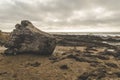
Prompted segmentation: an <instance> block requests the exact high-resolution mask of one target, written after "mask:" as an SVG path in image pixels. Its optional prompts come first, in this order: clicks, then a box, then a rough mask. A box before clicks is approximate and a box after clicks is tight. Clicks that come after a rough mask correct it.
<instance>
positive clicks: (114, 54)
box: [0, 35, 120, 80]
mask: <svg viewBox="0 0 120 80" xmlns="http://www.w3.org/2000/svg"><path fill="white" fill-rule="evenodd" d="M55 36H56V38H57V40H58V44H57V46H56V48H55V50H54V52H53V54H52V55H49V56H43V55H42V56H41V55H36V54H34V53H33V54H26V53H23V54H18V55H14V56H4V55H2V53H3V52H4V50H5V48H3V47H2V48H1V49H0V52H1V54H0V80H119V79H120V49H119V45H110V44H108V43H109V42H113V43H114V42H119V39H118V38H115V37H98V36H89V35H84V36H79V35H55Z"/></svg>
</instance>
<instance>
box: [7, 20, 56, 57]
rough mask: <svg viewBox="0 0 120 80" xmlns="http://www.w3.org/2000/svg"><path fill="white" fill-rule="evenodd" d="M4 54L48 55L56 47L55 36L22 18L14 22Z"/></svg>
mask: <svg viewBox="0 0 120 80" xmlns="http://www.w3.org/2000/svg"><path fill="white" fill-rule="evenodd" d="M5 47H6V48H8V49H7V50H6V51H5V54H18V53H39V54H43V55H50V54H52V53H53V51H54V49H55V47H56V38H55V37H54V36H53V35H51V34H48V33H46V32H43V31H41V30H39V29H37V28H36V27H35V26H34V25H33V24H32V23H31V22H30V21H28V20H23V21H21V24H16V25H15V29H14V30H13V32H12V33H11V34H10V40H9V41H8V43H7V44H6V45H5Z"/></svg>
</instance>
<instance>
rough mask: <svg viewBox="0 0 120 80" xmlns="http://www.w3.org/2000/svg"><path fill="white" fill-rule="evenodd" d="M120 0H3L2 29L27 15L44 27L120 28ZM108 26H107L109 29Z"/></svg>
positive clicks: (67, 29) (61, 28) (1, 8)
mask: <svg viewBox="0 0 120 80" xmlns="http://www.w3.org/2000/svg"><path fill="white" fill-rule="evenodd" d="M119 3H120V1H119V0H117V1H115V0H1V3H0V29H2V30H3V31H11V30H12V29H13V28H14V25H15V24H16V23H19V22H20V21H21V20H23V19H28V20H30V21H32V22H33V24H35V25H36V26H37V27H38V28H39V29H42V30H44V31H56V30H59V31H72V30H74V31H81V30H87V31H95V30H93V28H94V29H96V30H97V29H99V28H101V29H100V30H101V31H120V27H119V26H120V23H119V22H120V5H119ZM105 29H107V30H105Z"/></svg>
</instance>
